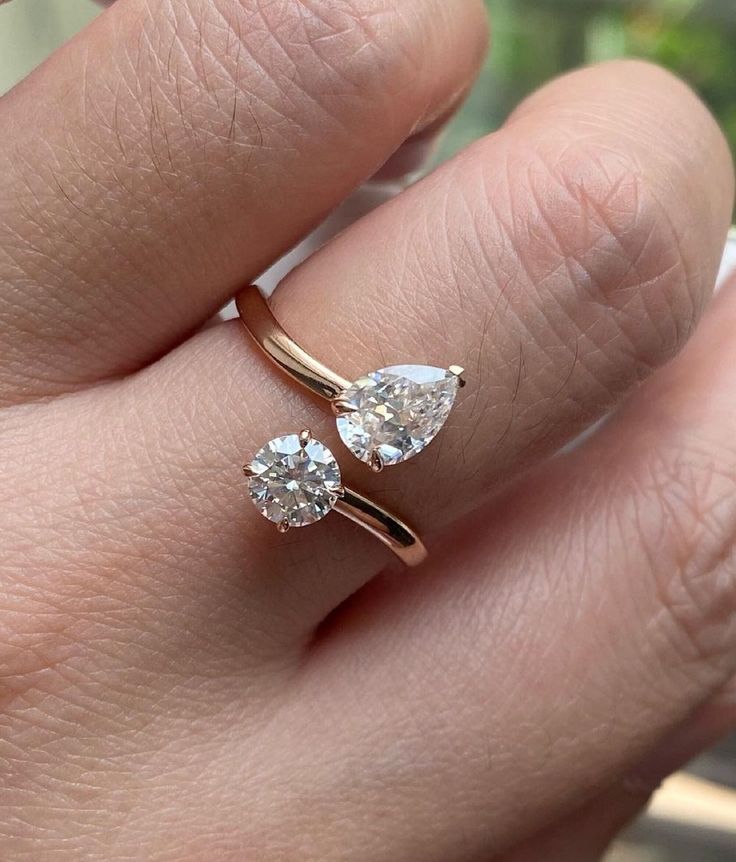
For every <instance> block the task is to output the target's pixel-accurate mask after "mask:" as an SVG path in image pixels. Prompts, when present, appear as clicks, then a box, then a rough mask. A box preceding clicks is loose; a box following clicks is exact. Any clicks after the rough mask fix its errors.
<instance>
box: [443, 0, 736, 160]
mask: <svg viewBox="0 0 736 862" xmlns="http://www.w3.org/2000/svg"><path fill="white" fill-rule="evenodd" d="M486 5H487V6H488V10H489V14H490V17H491V20H492V22H493V33H494V35H493V51H492V52H491V54H490V55H489V58H488V61H487V63H486V67H485V69H484V72H483V75H482V78H481V80H480V81H479V83H478V85H477V86H476V88H475V89H474V91H473V93H472V95H471V97H470V99H469V100H468V103H467V105H466V106H465V108H464V109H463V111H462V112H461V114H460V116H458V118H457V120H456V122H455V123H454V124H453V126H452V128H451V129H450V131H449V134H448V139H447V140H446V142H445V145H444V153H445V154H449V153H450V152H453V151H455V150H457V149H458V148H459V147H461V146H463V145H464V144H465V143H467V142H469V141H470V140H472V139H474V138H476V137H478V136H479V135H480V134H483V133H485V132H487V131H489V130H491V129H493V128H496V127H497V126H498V124H499V123H500V122H501V121H502V120H503V118H504V117H505V116H506V115H507V114H508V113H509V111H511V109H512V108H513V107H514V106H515V105H516V104H517V103H518V102H519V101H520V100H521V99H522V98H523V97H524V96H525V95H526V94H527V93H529V92H531V91H532V90H533V89H535V88H536V87H537V86H539V85H540V84H542V83H543V82H544V81H546V80H548V79H549V78H551V77H553V76H554V75H557V74H559V73H560V72H563V71H565V70H567V69H570V68H573V67H575V66H578V65H580V64H581V63H590V62H596V61H599V60H608V59H612V58H615V57H621V56H635V57H643V58H646V59H649V60H652V61H654V62H657V63H661V64H662V65H664V66H667V67H668V68H670V69H672V71H674V72H676V73H677V74H679V75H680V76H681V77H683V78H685V79H686V80H687V81H689V82H690V84H691V85H692V86H693V87H694V88H695V89H696V90H697V91H698V92H699V93H700V95H701V96H702V97H703V98H704V99H705V101H706V102H707V103H708V104H709V105H710V107H711V109H712V110H713V111H714V112H715V114H716V116H717V117H718V119H719V121H720V123H721V125H722V126H723V128H724V130H725V132H726V135H727V136H728V138H729V140H730V143H731V148H732V151H733V152H734V153H735V154H736V0H486Z"/></svg>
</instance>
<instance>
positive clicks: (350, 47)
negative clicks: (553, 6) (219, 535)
mask: <svg viewBox="0 0 736 862" xmlns="http://www.w3.org/2000/svg"><path fill="white" fill-rule="evenodd" d="M483 22H484V13H483V9H482V4H481V3H480V2H478V0H452V2H450V3H447V2H439V0H432V2H426V0H402V2H400V3H395V4H390V5H389V6H386V4H385V3H383V2H378V0H341V2H339V3H332V2H330V3H327V2H323V0H314V2H310V3H303V2H295V0H292V2H286V3H265V2H261V0H227V2H225V3H221V4H220V5H219V6H218V7H217V8H215V7H213V6H212V4H211V3H209V2H206V0H188V2H187V3H186V4H183V5H182V4H173V5H172V4H153V5H151V4H149V3H146V2H145V0H123V2H121V3H116V4H115V5H114V7H113V8H111V9H110V10H108V11H106V12H105V13H104V14H103V15H101V16H99V18H98V19H97V20H96V21H95V22H94V23H93V24H92V25H91V26H90V27H89V28H88V29H87V30H85V31H84V32H83V33H82V34H81V35H80V36H79V37H78V38H77V39H75V40H74V41H73V42H71V43H70V44H68V45H67V46H65V47H64V48H62V49H61V51H60V52H58V53H57V54H56V55H54V56H53V57H52V58H51V59H50V60H49V61H48V62H47V63H46V64H44V66H43V67H41V68H40V69H39V70H37V71H36V72H35V73H34V74H33V75H32V76H30V78H28V79H27V80H26V81H25V82H23V83H22V84H21V85H20V86H18V87H17V88H16V89H15V90H13V91H12V92H11V93H10V94H9V95H8V96H6V97H5V98H4V99H3V100H2V102H0V123H1V124H2V126H3V127H4V128H5V129H7V130H9V132H10V133H9V134H7V135H6V136H5V146H4V147H3V148H2V150H0V160H1V162H0V200H2V205H1V206H2V209H0V285H3V287H2V288H1V289H0V323H2V326H1V327H0V352H2V355H3V358H4V362H3V368H2V374H1V376H0V403H1V402H2V401H4V402H6V403H7V402H9V401H14V400H18V399H19V398H24V399H28V398H32V397H35V396H39V395H47V394H53V393H56V392H59V391H63V390H65V389H68V388H71V387H73V386H74V385H79V384H82V383H86V382H89V381H91V380H95V379H98V378H100V377H102V376H110V375H116V374H120V373H123V372H126V371H129V370H130V369H132V368H135V367H138V366H140V365H141V364H143V363H145V362H147V361H148V360H150V359H152V358H154V357H156V356H158V355H160V354H161V353H162V352H163V351H165V350H166V349H167V348H169V347H171V346H172V344H173V343H175V342H176V341H177V340H180V339H181V338H182V337H184V335H186V334H187V333H188V332H189V331H191V330H192V329H193V328H194V327H196V326H197V325H199V324H200V323H202V322H204V321H205V320H206V319H207V317H209V316H210V315H211V314H212V313H213V312H214V311H215V310H217V308H218V307H219V306H221V305H222V303H223V302H224V300H225V299H226V298H227V297H228V296H229V295H230V294H231V293H232V292H233V290H234V287H235V286H236V284H237V283H238V282H240V281H241V280H242V279H243V278H247V279H249V278H253V277H255V276H256V275H257V274H258V273H259V272H261V271H262V270H263V269H264V268H265V267H266V266H267V265H268V264H270V263H271V262H272V261H273V260H274V259H275V258H277V257H278V256H279V255H280V254H281V253H282V252H283V251H285V250H286V249H287V248H289V247H290V246H291V245H293V244H294V242H295V240H296V239H298V238H299V237H300V236H301V235H302V234H304V233H305V232H307V231H308V230H309V229H310V228H311V227H312V226H314V224H316V223H317V222H318V221H319V219H320V218H321V217H322V216H323V215H324V214H325V213H326V212H328V211H329V210H330V209H331V208H332V207H334V206H335V205H336V204H337V203H338V202H339V201H340V200H341V199H342V198H343V197H345V196H346V195H347V193H348V192H349V191H350V190H351V189H352V188H353V187H355V186H356V185H358V184H359V183H360V182H361V181H362V180H363V179H365V178H366V177H368V176H370V175H371V174H372V173H374V172H375V171H376V170H377V169H378V168H379V167H380V165H381V164H383V163H384V162H385V161H386V159H387V158H388V157H389V156H390V155H391V153H392V152H394V151H395V150H396V149H397V147H399V145H400V144H401V143H402V141H403V140H404V139H406V138H407V137H409V136H411V135H413V134H415V133H417V132H419V131H420V130H421V129H424V128H427V127H430V126H431V125H432V124H433V123H434V122H435V121H436V120H437V118H438V117H441V116H443V115H444V114H445V113H446V112H447V111H448V110H449V109H450V108H451V106H452V105H453V104H455V103H456V101H457V100H458V99H459V98H460V96H461V94H462V93H463V92H464V91H465V90H466V89H467V88H468V86H469V85H470V82H471V80H472V78H473V75H474V73H475V71H476V69H477V68H478V65H479V63H480V61H481V58H482V56H483V51H484V47H485V41H486V35H485V28H484V23H483ZM90 69H94V74H89V70H90Z"/></svg>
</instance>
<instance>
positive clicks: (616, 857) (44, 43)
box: [0, 0, 736, 862]
mask: <svg viewBox="0 0 736 862" xmlns="http://www.w3.org/2000/svg"><path fill="white" fill-rule="evenodd" d="M486 3H487V6H488V8H489V11H490V13H491V18H492V20H493V31H494V36H493V43H494V47H493V51H492V52H491V54H490V55H489V58H488V60H487V62H486V65H485V68H484V70H483V74H482V76H481V78H480V80H479V82H478V84H477V86H476V87H475V89H474V90H473V93H472V94H471V96H470V98H469V99H468V102H467V104H466V105H465V106H464V108H463V110H462V111H461V112H460V114H459V115H458V117H457V118H456V119H455V120H454V122H453V123H452V125H451V127H450V129H449V130H448V133H447V135H446V137H445V139H444V143H443V148H442V155H443V156H448V155H450V154H451V153H453V152H455V151H456V150H457V149H459V148H460V147H462V146H463V145H465V144H466V143H468V142H470V141H471V140H473V139H475V138H477V137H479V136H480V135H482V134H484V133H486V132H488V131H490V130H492V129H494V128H496V127H497V126H498V125H499V124H500V123H501V122H502V120H503V118H504V117H505V116H506V115H507V114H508V113H509V111H510V110H511V109H512V108H513V107H514V106H515V105H516V104H517V103H518V102H519V101H520V100H521V99H522V98H523V97H524V96H525V95H526V94H527V93H529V92H531V91H532V90H534V89H535V88H536V87H537V86H538V85H539V84H541V83H543V82H544V81H546V80H548V79H549V78H551V77H553V76H554V75H557V74H559V73H560V72H562V71H564V70H566V69H569V68H572V67H574V66H577V65H580V64H581V63H588V62H594V61H599V60H607V59H611V58H614V57H619V56H622V55H629V56H638V57H644V58H647V59H650V60H654V61H656V62H659V63H661V64H663V65H665V66H668V67H669V68H670V69H672V70H673V71H675V72H676V73H678V74H679V75H680V76H682V77H683V78H685V79H686V80H687V81H689V82H690V83H691V85H692V86H693V87H694V88H695V89H696V90H697V91H698V92H699V93H700V94H701V96H702V97H703V98H704V99H705V101H706V102H707V103H708V104H709V105H710V107H711V109H712V110H713V111H714V113H715V114H716V116H717V117H718V119H719V120H720V122H721V125H722V126H723V129H724V130H725V132H726V134H727V136H728V138H729V140H730V142H731V148H732V151H733V152H734V153H735V154H736V0H486ZM99 11H100V9H99V7H98V6H97V5H95V4H94V2H93V0H12V2H9V3H6V4H2V0H0V93H2V92H4V91H5V90H7V89H9V88H10V87H11V86H12V85H13V84H15V83H16V82H17V81H19V80H20V79H21V78H22V77H24V76H25V75H26V74H27V73H28V72H29V71H30V70H31V69H33V68H34V66H36V65H37V64H38V63H40V62H41V61H42V60H43V59H44V58H45V57H46V56H47V55H48V54H49V53H51V51H52V50H53V49H54V48H55V47H57V46H58V45H59V44H61V43H62V42H64V41H66V40H67V39H69V38H71V36H73V35H74V33H76V32H77V31H78V30H79V29H81V28H82V27H83V26H84V25H85V24H86V23H87V22H89V21H91V20H92V18H93V17H94V16H95V15H96V14H98V13H99ZM693 769H694V771H695V772H696V773H698V774H699V775H700V776H701V777H703V778H707V779H709V780H711V781H714V782H717V783H718V784H720V785H722V786H724V787H729V786H730V787H733V788H736V738H732V739H731V740H730V741H727V742H726V743H724V744H722V745H721V746H720V747H719V748H718V749H716V750H715V751H713V752H712V753H710V754H708V755H706V756H704V757H701V758H700V759H699V760H698V761H697V762H696V764H695V765H694V767H693ZM734 820H736V816H735V818H734ZM735 843H736V842H735V839H734V833H732V832H731V831H729V832H728V834H726V833H723V832H718V831H714V830H710V831H709V830H707V829H705V828H696V827H694V826H693V825H692V824H690V825H689V826H687V827H686V828H685V827H683V826H682V825H680V826H678V825H677V823H676V822H674V821H668V820H665V821H664V822H658V821H657V820H656V818H653V817H649V818H645V819H643V820H641V821H639V823H638V824H636V825H635V827H634V828H633V829H632V830H631V831H630V833H629V834H628V835H626V836H624V837H623V839H622V840H621V841H619V842H617V844H616V846H615V847H614V848H613V849H612V851H611V854H610V856H609V857H608V859H609V862H735V860H736V849H735V848H734V844H735ZM540 862H542V860H540Z"/></svg>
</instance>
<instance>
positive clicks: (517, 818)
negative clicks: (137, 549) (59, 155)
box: [284, 290, 736, 862]
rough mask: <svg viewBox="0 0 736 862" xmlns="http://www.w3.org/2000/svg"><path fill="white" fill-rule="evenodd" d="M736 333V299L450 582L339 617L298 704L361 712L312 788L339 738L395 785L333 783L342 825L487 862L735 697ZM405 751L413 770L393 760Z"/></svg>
mask: <svg viewBox="0 0 736 862" xmlns="http://www.w3.org/2000/svg"><path fill="white" fill-rule="evenodd" d="M734 331H736V292H734V291H733V290H730V291H728V290H727V291H724V292H723V294H722V295H721V296H719V298H718V299H717V300H716V301H715V303H714V306H713V308H712V310H711V311H710V313H709V314H708V315H707V317H706V320H704V321H703V323H702V324H701V327H700V328H699V329H698V331H697V333H696V335H695V337H694V339H693V341H692V342H691V343H690V344H689V345H688V347H687V348H686V349H685V350H684V352H683V353H682V355H681V356H680V357H678V358H677V359H676V360H674V361H673V362H672V363H670V364H669V365H668V366H667V367H666V368H665V369H662V371H660V372H659V373H658V374H657V375H655V377H654V378H653V379H652V380H651V381H649V383H648V384H645V385H644V386H643V387H642V388H641V389H640V390H639V392H638V393H637V395H636V397H635V398H634V399H633V401H632V402H631V403H630V404H629V406H628V407H627V408H626V409H625V410H624V411H623V412H622V413H621V414H620V416H618V417H617V418H615V419H614V420H612V421H610V422H609V423H608V424H607V425H606V426H605V427H604V429H603V430H602V431H601V432H599V434H598V435H596V436H595V437H594V438H592V439H591V440H590V441H589V442H588V443H587V444H586V445H585V446H583V447H582V448H580V449H578V450H577V451H575V452H574V453H572V454H570V455H567V456H564V457H559V458H557V459H555V460H554V461H552V462H551V463H549V464H548V465H546V466H545V467H544V468H543V469H540V470H538V471H535V472H534V473H532V474H530V475H529V477H528V478H527V479H526V480H525V481H524V482H523V483H521V484H520V485H519V486H518V487H517V488H516V489H514V490H513V492H511V493H509V494H508V495H507V496H506V497H504V498H503V499H501V500H500V501H499V502H498V503H497V504H496V505H495V506H494V507H493V508H491V509H490V510H489V511H488V512H486V513H485V514H484V515H482V516H479V517H478V520H477V522H476V524H475V525H474V526H475V531H473V529H472V527H473V525H469V526H468V528H467V529H465V530H463V531H462V532H459V533H458V534H456V535H455V536H454V537H453V540H452V543H451V546H450V547H448V551H447V554H446V558H445V559H444V561H440V560H436V561H435V562H434V564H433V566H432V568H431V571H429V570H428V571H425V572H424V573H421V574H417V575H416V576H415V577H405V578H404V579H402V580H401V581H400V582H399V581H397V582H394V583H393V584H391V585H382V584H380V583H376V585H375V587H372V588H370V589H369V590H367V592H366V594H365V595H364V598H363V599H362V600H361V601H356V602H355V603H354V604H353V606H352V607H349V608H348V609H347V610H346V612H345V613H344V614H343V615H342V616H338V618H337V619H336V620H335V621H334V627H333V628H332V629H331V630H330V634H331V637H328V638H325V639H324V640H323V641H322V646H321V649H320V650H318V651H317V652H316V653H314V654H313V665H312V667H311V673H310V674H309V675H308V679H307V678H306V677H305V678H303V679H302V682H303V686H302V687H301V688H300V691H299V694H300V697H301V698H303V699H304V702H305V703H308V704H309V706H308V710H309V712H310V714H319V713H320V711H321V710H322V709H324V708H325V706H326V698H327V695H326V694H325V696H324V697H325V699H324V700H323V699H322V697H321V696H320V694H319V687H320V683H319V680H320V679H325V678H331V679H335V678H337V682H336V686H337V690H338V691H341V692H343V695H342V698H341V700H340V702H339V703H337V704H336V703H335V702H334V698H333V699H332V702H331V704H330V709H331V710H332V714H333V716H334V720H333V721H332V722H331V723H330V725H329V727H328V728H326V729H325V728H322V729H321V730H320V732H317V731H315V735H314V736H309V735H308V736H306V737H304V738H302V740H301V741H302V744H303V745H304V746H306V747H307V748H309V749H310V750H311V749H312V748H313V749H314V751H315V761H314V762H313V763H312V762H310V764H309V766H308V767H305V768H309V767H311V766H314V768H315V769H317V770H318V769H319V767H318V762H319V758H320V757H321V756H323V751H320V750H319V738H320V733H324V734H325V736H326V737H329V740H330V742H329V745H330V751H331V752H333V756H334V757H335V758H337V759H341V758H344V759H347V760H349V761H350V762H358V763H363V762H365V763H368V762H370V763H373V764H375V765H374V767H372V768H371V769H369V770H368V771H367V772H366V774H365V775H364V776H363V779H364V780H362V781H361V780H358V781H355V780H354V779H355V775H354V774H353V775H352V776H351V779H352V780H351V784H350V787H349V788H348V787H347V786H346V784H345V783H343V781H342V780H341V779H340V778H335V777H333V776H329V775H327V774H326V772H325V771H323V772H322V773H321V774H320V778H319V783H320V790H319V792H318V795H319V796H320V799H324V798H326V797H328V798H329V799H330V803H328V804H327V805H326V806H325V808H324V809H323V815H324V816H325V817H326V818H329V817H331V816H333V815H334V816H336V817H339V820H340V822H341V823H342V824H345V823H354V824H356V825H357V824H358V823H364V822H366V821H367V822H372V821H373V819H374V818H377V817H379V811H380V819H381V824H382V825H381V834H380V841H381V842H382V843H381V846H382V847H383V846H387V845H390V846H402V847H404V846H410V847H411V852H412V853H413V854H414V855H413V856H412V855H411V854H410V853H408V852H407V853H406V854H405V858H407V859H411V858H421V859H426V860H432V862H434V860H435V859H436V860H444V859H446V858H448V857H450V858H451V857H452V854H453V852H454V853H455V856H456V857H457V855H458V854H457V852H456V851H455V849H454V848H456V842H457V836H458V835H460V834H462V836H463V841H464V845H463V853H464V855H461V856H460V859H461V860H464V859H465V858H467V859H476V858H487V857H489V856H492V855H493V853H500V852H501V851H503V850H507V849H508V848H509V847H511V846H513V845H515V844H516V843H517V842H519V841H520V840H522V839H524V838H525V837H528V835H529V834H530V832H534V831H536V830H537V829H539V828H540V827H542V826H543V825H545V824H547V823H549V822H551V821H552V820H554V819H556V818H558V817H561V816H564V815H565V814H567V813H569V812H571V811H574V810H575V809H576V808H578V807H579V806H580V805H581V804H584V801H585V800H586V799H589V798H590V797H591V795H594V794H595V793H596V792H602V791H604V790H605V787H606V786H607V785H610V784H611V783H613V782H615V781H617V780H622V779H623V778H624V777H625V776H627V775H630V773H631V770H632V769H633V768H634V767H635V765H636V764H637V762H639V761H640V759H641V758H642V757H643V756H644V754H645V753H646V751H647V750H649V749H651V747H652V746H654V745H656V743H657V741H658V740H660V739H661V738H662V737H663V735H664V734H665V733H667V732H668V731H670V730H671V729H673V728H675V727H676V726H677V725H678V724H679V723H680V722H681V721H683V720H684V719H685V718H686V717H687V715H689V714H690V713H691V712H692V710H693V709H694V708H695V707H696V706H697V705H698V704H700V703H702V702H704V701H706V700H707V699H708V698H709V697H711V696H713V695H714V694H715V693H716V692H717V691H718V690H719V689H721V688H722V686H723V685H725V684H726V682H727V681H728V680H729V679H731V678H732V677H733V675H734V673H735V672H736V567H735V566H734V547H735V546H736V504H735V502H734V501H735V500H736V497H735V496H734V493H733V492H734V488H735V487H736V449H735V448H734V440H735V439H736V411H734V407H733V405H734V391H736V388H735V387H736V339H734ZM479 537H480V539H479ZM474 538H475V542H474ZM450 568H451V571H452V577H448V570H449V569H450ZM366 656H370V661H366V659H365V657H366ZM398 680H401V694H400V695H399V693H398V686H399V683H398ZM294 721H295V723H297V724H299V726H304V725H305V721H306V719H305V717H304V716H302V718H301V723H300V720H299V716H296V717H295V718H294ZM377 724H378V726H379V727H380V728H381V729H380V730H376V726H377ZM389 747H390V750H392V751H394V752H397V751H398V752H401V754H400V757H394V758H388V757H386V758H381V759H379V761H378V762H376V756H375V752H376V751H384V750H389ZM376 788H380V790H377V789H376ZM358 800H360V802H359V801H358ZM399 800H401V806H403V807H402V808H401V812H402V813H401V815H399V814H398V811H399ZM291 801H292V800H290V799H285V800H284V805H285V806H288V805H289V804H290V802H291ZM407 810H410V811H411V817H406V816H405V815H404V813H403V812H405V811H407ZM394 811H396V812H397V815H396V816H395V817H394V816H393V815H392V812H394ZM438 812H440V813H438ZM353 838H354V839H355V838H356V835H353ZM328 840H329V839H328ZM348 841H349V838H348ZM362 846H363V847H365V854H366V855H365V858H366V859H368V858H373V859H375V858H376V856H377V846H378V845H375V846H373V847H371V846H366V844H365V842H364V843H363V845H362ZM320 849H321V850H322V851H323V855H324V857H326V858H329V853H330V848H329V847H327V846H322V847H320ZM379 858H380V856H379ZM393 858H398V859H402V857H401V856H400V855H399V856H398V857H396V856H395V857H393Z"/></svg>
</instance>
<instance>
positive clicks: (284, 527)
mask: <svg viewBox="0 0 736 862" xmlns="http://www.w3.org/2000/svg"><path fill="white" fill-rule="evenodd" d="M276 529H277V530H278V531H279V533H285V532H286V531H287V530H288V529H289V522H288V520H287V519H286V518H284V520H283V521H279V523H278V524H276Z"/></svg>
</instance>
